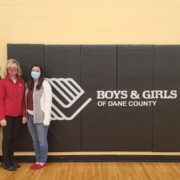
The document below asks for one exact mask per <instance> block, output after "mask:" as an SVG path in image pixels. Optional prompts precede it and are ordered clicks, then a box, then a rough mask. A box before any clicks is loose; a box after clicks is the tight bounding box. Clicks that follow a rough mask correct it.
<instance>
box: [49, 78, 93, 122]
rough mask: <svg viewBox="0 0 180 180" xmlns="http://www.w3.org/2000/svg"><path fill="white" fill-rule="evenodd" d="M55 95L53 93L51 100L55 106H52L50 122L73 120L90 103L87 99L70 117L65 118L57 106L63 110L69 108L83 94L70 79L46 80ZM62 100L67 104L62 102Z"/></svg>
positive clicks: (89, 99)
mask: <svg viewBox="0 0 180 180" xmlns="http://www.w3.org/2000/svg"><path fill="white" fill-rule="evenodd" d="M46 80H47V81H48V82H49V83H50V84H51V86H52V87H53V89H55V91H56V93H55V92H53V99H54V101H56V104H55V103H53V104H52V113H51V119H52V120H72V119H74V118H75V117H76V116H77V115H78V114H79V113H80V112H81V111H82V110H83V109H84V108H85V107H86V106H87V105H88V104H89V103H90V102H91V101H92V99H91V98H88V99H87V100H86V101H85V102H84V103H83V104H82V105H81V106H80V107H79V108H78V109H77V110H76V111H75V112H74V113H73V114H72V115H71V116H70V117H68V116H66V115H65V114H64V113H63V112H62V110H60V108H58V107H57V105H61V106H62V107H63V108H70V107H71V106H72V105H73V104H74V103H75V102H76V101H77V100H78V99H79V98H80V97H81V96H82V95H83V94H84V93H85V92H84V90H83V89H82V88H81V87H80V86H79V85H78V84H77V83H76V82H75V81H74V80H73V79H72V78H46ZM60 98H63V99H64V100H65V101H66V102H67V103H65V102H63V100H62V99H60Z"/></svg>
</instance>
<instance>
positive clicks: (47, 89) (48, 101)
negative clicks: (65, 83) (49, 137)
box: [43, 80, 52, 126]
mask: <svg viewBox="0 0 180 180" xmlns="http://www.w3.org/2000/svg"><path fill="white" fill-rule="evenodd" d="M43 90H44V98H45V100H44V102H45V108H44V121H43V124H44V125H46V126H48V125H49V124H50V121H51V108H52V88H51V86H50V84H49V83H48V82H47V81H46V80H44V82H43Z"/></svg>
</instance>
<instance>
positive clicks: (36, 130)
mask: <svg viewBox="0 0 180 180" xmlns="http://www.w3.org/2000/svg"><path fill="white" fill-rule="evenodd" d="M27 123H28V129H29V132H30V134H31V137H32V140H33V146H34V150H35V155H36V162H40V163H45V162H46V161H47V153H48V141H47V134H48V128H49V126H44V125H43V124H42V123H34V122H33V116H32V115H30V114H28V115H27Z"/></svg>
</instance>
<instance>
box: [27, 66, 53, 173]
mask: <svg viewBox="0 0 180 180" xmlns="http://www.w3.org/2000/svg"><path fill="white" fill-rule="evenodd" d="M30 72H31V73H30V77H29V80H28V82H27V85H26V93H25V100H26V109H27V123H28V129H29V132H30V134H31V137H32V140H33V146H34V150H35V158H36V162H35V163H34V164H32V166H31V167H30V168H31V169H34V170H35V169H42V168H43V167H44V166H45V164H46V161H47V153H48V141H47V135H48V128H49V124H50V118H51V106H52V89H51V86H50V84H49V83H48V82H47V81H46V80H44V74H43V69H42V67H41V66H39V65H33V66H32V67H31V71H30Z"/></svg>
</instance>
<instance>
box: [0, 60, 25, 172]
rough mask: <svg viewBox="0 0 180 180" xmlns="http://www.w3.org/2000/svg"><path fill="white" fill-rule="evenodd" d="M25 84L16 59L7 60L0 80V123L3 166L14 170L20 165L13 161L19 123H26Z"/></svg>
mask: <svg viewBox="0 0 180 180" xmlns="http://www.w3.org/2000/svg"><path fill="white" fill-rule="evenodd" d="M24 91H25V85H24V81H23V80H22V79H21V69H20V65H19V63H18V61H16V60H15V59H10V60H8V61H7V65H6V71H5V78H4V79H2V80H0V123H1V126H2V127H3V142H2V153H3V168H4V169H6V170H8V171H15V170H17V168H19V167H20V165H19V164H17V163H15V161H14V152H15V145H16V142H17V137H18V132H19V127H20V123H21V122H22V123H23V124H25V123H26V117H25V101H24Z"/></svg>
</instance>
